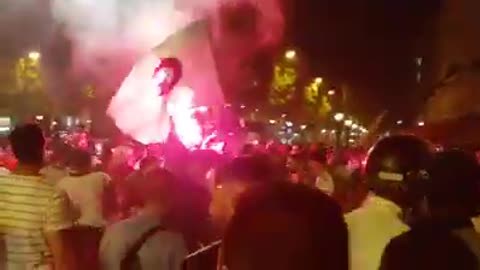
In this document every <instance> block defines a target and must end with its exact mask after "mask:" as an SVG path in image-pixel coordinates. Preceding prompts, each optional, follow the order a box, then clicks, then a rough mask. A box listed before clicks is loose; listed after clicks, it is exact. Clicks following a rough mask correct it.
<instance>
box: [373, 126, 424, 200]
mask: <svg viewBox="0 0 480 270" xmlns="http://www.w3.org/2000/svg"><path fill="white" fill-rule="evenodd" d="M432 156H433V151H432V149H431V147H430V145H429V144H428V143H427V142H426V141H423V140H422V139H420V138H418V137H415V136H410V135H396V136H391V137H386V138H383V139H382V140H380V141H379V142H378V143H377V144H376V145H374V146H373V147H372V149H371V150H370V151H369V153H368V157H367V163H366V167H365V176H366V178H367V181H368V184H369V186H370V188H371V189H372V190H373V191H374V192H375V194H377V195H378V196H381V197H385V198H387V199H390V200H392V201H394V202H395V203H397V204H398V205H399V206H401V207H404V208H407V207H412V206H414V204H415V203H416V202H418V200H419V199H420V198H422V197H423V196H424V193H425V185H426V180H427V179H426V178H428V174H427V168H428V166H429V164H430V162H431V159H432Z"/></svg>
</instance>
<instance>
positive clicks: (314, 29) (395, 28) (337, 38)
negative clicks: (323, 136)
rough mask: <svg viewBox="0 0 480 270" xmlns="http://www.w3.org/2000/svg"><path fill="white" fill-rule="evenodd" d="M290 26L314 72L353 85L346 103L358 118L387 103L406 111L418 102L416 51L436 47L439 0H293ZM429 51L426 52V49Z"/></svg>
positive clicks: (403, 114) (418, 53)
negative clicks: (435, 28)
mask: <svg viewBox="0 0 480 270" xmlns="http://www.w3.org/2000/svg"><path fill="white" fill-rule="evenodd" d="M295 2H296V3H297V5H296V12H295V14H296V16H295V17H294V19H293V23H292V24H291V27H290V29H289V35H290V37H291V39H292V41H293V43H294V44H296V45H298V46H299V48H300V49H301V50H302V51H303V53H304V54H305V56H306V57H307V58H308V59H310V67H311V72H312V73H316V74H318V76H322V77H324V78H325V79H326V80H327V81H331V83H332V84H333V85H338V84H341V82H345V83H347V84H348V85H349V89H350V90H349V93H348V96H349V101H348V107H349V108H348V109H349V110H350V111H352V112H353V113H355V114H358V115H359V116H360V118H363V119H365V118H366V119H368V118H371V117H374V116H375V115H376V114H378V113H380V112H381V111H383V110H385V109H388V110H389V111H390V113H391V115H392V117H408V116H411V115H408V114H409V113H411V112H412V111H415V108H413V110H412V106H413V107H418V106H419V104H418V98H419V96H420V95H417V94H416V92H417V91H419V89H418V88H417V87H418V86H417V85H416V81H415V69H416V66H415V57H417V56H422V57H428V56H429V55H425V54H430V53H431V52H432V51H434V49H435V48H434V47H433V46H431V45H432V44H431V43H429V42H425V41H429V40H430V39H432V38H433V37H434V36H433V34H434V33H432V31H433V29H432V28H431V25H432V22H434V21H435V18H436V16H437V14H438V11H439V9H440V7H441V2H442V1H440V0H422V1H416V0H402V1H399V0H397V1H393V0H389V1H387V0H359V1H347V0H343V1H342V0H323V1H318V0H308V1H307V0H304V1H295ZM425 52H426V53H425Z"/></svg>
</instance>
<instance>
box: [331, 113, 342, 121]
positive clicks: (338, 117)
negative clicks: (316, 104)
mask: <svg viewBox="0 0 480 270" xmlns="http://www.w3.org/2000/svg"><path fill="white" fill-rule="evenodd" d="M333 118H334V119H335V121H337V122H341V121H342V120H343V119H344V118H345V114H343V113H336V114H335V115H334V116H333Z"/></svg>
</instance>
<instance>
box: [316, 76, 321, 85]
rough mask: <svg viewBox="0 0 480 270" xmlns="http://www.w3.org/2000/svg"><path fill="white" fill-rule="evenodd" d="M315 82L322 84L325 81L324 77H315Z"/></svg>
mask: <svg viewBox="0 0 480 270" xmlns="http://www.w3.org/2000/svg"><path fill="white" fill-rule="evenodd" d="M315 83H316V84H322V83H323V78H322V77H317V78H315Z"/></svg>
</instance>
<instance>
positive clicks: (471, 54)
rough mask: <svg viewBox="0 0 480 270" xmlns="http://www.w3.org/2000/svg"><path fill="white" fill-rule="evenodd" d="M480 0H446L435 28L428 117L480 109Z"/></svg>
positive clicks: (442, 118)
mask: <svg viewBox="0 0 480 270" xmlns="http://www.w3.org/2000/svg"><path fill="white" fill-rule="evenodd" d="M479 10H480V1H478V0H445V3H444V5H443V8H442V11H441V13H440V16H439V17H438V18H439V19H438V21H437V23H436V26H435V27H434V31H435V35H436V38H435V47H436V51H435V54H434V57H433V60H434V65H433V66H434V68H433V80H432V81H433V82H434V86H433V89H432V90H433V91H432V92H433V93H432V95H431V96H430V98H429V99H428V101H427V104H426V106H425V110H424V115H425V120H427V121H430V122H440V121H445V120H449V119H455V118H460V117H462V116H465V115H467V114H471V113H472V112H480V93H479V91H476V90H477V88H480V67H476V65H477V64H476V63H478V61H479V60H480V21H479V17H478V16H479V15H478V12H479Z"/></svg>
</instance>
